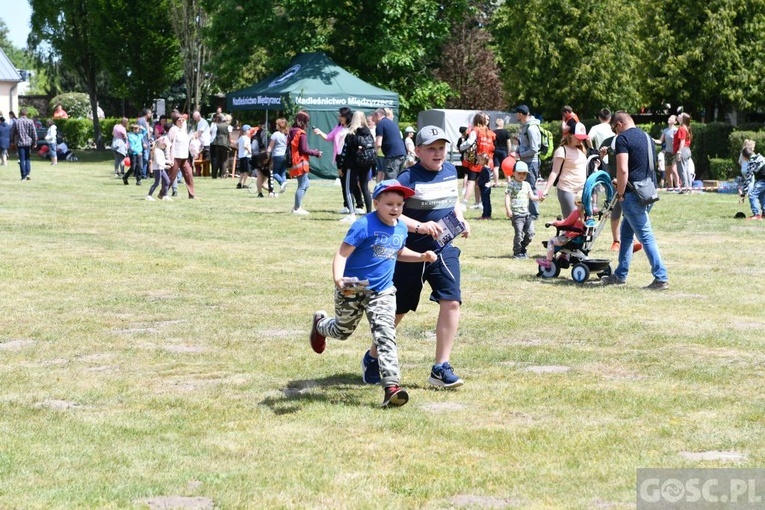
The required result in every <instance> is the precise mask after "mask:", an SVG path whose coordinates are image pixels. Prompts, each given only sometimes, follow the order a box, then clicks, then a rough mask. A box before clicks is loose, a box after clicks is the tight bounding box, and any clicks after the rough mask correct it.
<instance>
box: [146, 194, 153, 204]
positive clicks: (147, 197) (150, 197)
mask: <svg viewBox="0 0 765 510" xmlns="http://www.w3.org/2000/svg"><path fill="white" fill-rule="evenodd" d="M146 200H148V201H149V202H154V197H153V196H151V195H146Z"/></svg>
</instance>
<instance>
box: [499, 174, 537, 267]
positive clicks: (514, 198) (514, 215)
mask: <svg viewBox="0 0 765 510" xmlns="http://www.w3.org/2000/svg"><path fill="white" fill-rule="evenodd" d="M528 173H529V167H528V165H527V164H526V163H524V162H523V161H518V162H516V163H515V167H514V168H513V176H512V178H511V179H508V181H507V191H505V213H506V214H507V217H508V218H510V219H511V220H512V222H513V230H515V237H513V257H514V258H516V259H527V258H529V256H528V255H527V254H526V248H527V247H528V246H529V244H531V241H532V240H533V239H534V217H533V216H532V215H531V214H530V213H529V201H532V202H542V200H544V199H542V198H540V197H539V196H537V194H536V193H534V192H533V191H532V190H531V184H529V183H528V181H526V176H527V175H528Z"/></svg>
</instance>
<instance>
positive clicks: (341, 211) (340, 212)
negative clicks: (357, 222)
mask: <svg viewBox="0 0 765 510" xmlns="http://www.w3.org/2000/svg"><path fill="white" fill-rule="evenodd" d="M337 213H338V214H351V210H350V209H348V208H347V207H343V208H342V209H340V210H339V211H337Z"/></svg>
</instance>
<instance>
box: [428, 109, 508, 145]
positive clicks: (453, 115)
mask: <svg viewBox="0 0 765 510" xmlns="http://www.w3.org/2000/svg"><path fill="white" fill-rule="evenodd" d="M481 111H484V110H425V111H422V112H420V113H419V115H417V127H418V128H421V127H423V126H438V127H440V128H441V129H443V130H444V131H445V132H446V136H447V137H449V141H451V146H450V148H449V150H450V151H451V152H452V153H455V152H458V150H457V140H459V138H460V127H461V126H465V127H468V128H469V127H470V126H472V122H473V117H474V116H475V114H476V113H478V112H481ZM486 113H488V114H489V117H490V118H491V127H492V128H493V127H494V120H495V119H498V118H501V119H503V120H504V121H505V124H506V125H507V124H517V123H518V121H517V120H516V119H515V114H512V113H509V112H499V111H487V112H486Z"/></svg>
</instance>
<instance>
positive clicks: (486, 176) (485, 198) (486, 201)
mask: <svg viewBox="0 0 765 510" xmlns="http://www.w3.org/2000/svg"><path fill="white" fill-rule="evenodd" d="M478 164H479V165H481V172H480V173H479V174H478V179H477V180H476V182H475V185H476V186H478V189H479V190H480V191H481V204H483V214H481V217H480V218H478V219H479V220H490V219H491V187H492V181H493V175H494V174H493V170H492V169H491V168H490V167H489V155H488V154H479V155H478Z"/></svg>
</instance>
